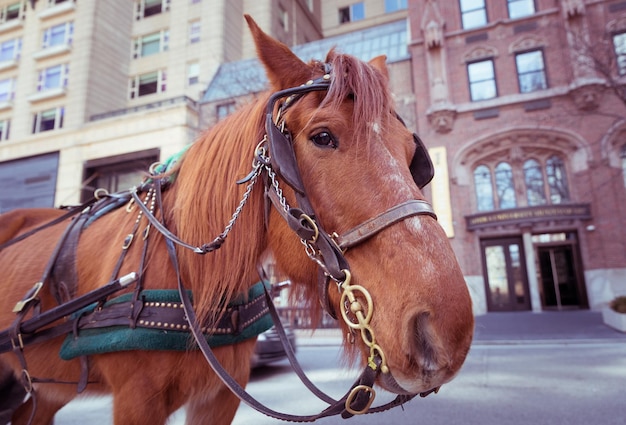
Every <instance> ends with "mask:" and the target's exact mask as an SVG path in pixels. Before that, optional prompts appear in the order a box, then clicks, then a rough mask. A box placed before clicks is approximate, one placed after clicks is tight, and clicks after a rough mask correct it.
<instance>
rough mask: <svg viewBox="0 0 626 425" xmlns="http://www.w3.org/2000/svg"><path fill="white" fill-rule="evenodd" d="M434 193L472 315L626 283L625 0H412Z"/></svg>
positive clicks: (590, 303)
mask: <svg viewBox="0 0 626 425" xmlns="http://www.w3.org/2000/svg"><path fill="white" fill-rule="evenodd" d="M409 19H410V27H411V29H412V32H411V41H410V47H409V49H410V52H411V56H412V63H413V82H414V90H415V96H416V98H417V100H416V104H417V111H416V112H417V120H418V131H419V133H420V135H421V137H422V139H423V140H424V141H425V143H426V144H427V145H428V146H429V147H430V148H431V154H432V155H433V159H434V160H435V163H436V164H437V167H438V171H440V172H439V175H438V176H436V177H435V179H436V180H435V181H434V182H433V184H432V185H431V189H430V192H429V196H430V197H432V200H433V203H434V205H435V209H436V210H437V209H439V211H440V213H439V215H440V218H442V219H443V222H442V224H443V225H444V227H445V228H446V230H447V231H448V234H449V236H450V237H451V242H452V244H453V246H454V249H455V251H456V253H457V255H458V257H459V259H460V261H461V265H462V269H463V271H464V274H465V276H466V280H467V282H468V285H469V286H470V288H471V292H472V296H473V299H474V302H475V310H476V312H478V313H481V312H485V311H510V310H533V311H541V310H544V309H568V308H599V307H600V306H601V305H603V304H604V303H606V302H607V301H609V300H610V299H611V298H612V297H613V296H615V295H616V294H622V293H626V178H625V173H626V137H625V136H626V107H625V100H626V98H625V97H624V96H623V95H622V96H621V98H620V97H619V96H617V95H616V92H615V90H614V88H616V87H617V88H619V87H620V85H621V84H623V83H625V82H626V79H625V78H626V43H625V38H626V2H624V1H583V0H561V1H557V0H508V1H504V0H474V1H470V0H457V1H446V2H444V1H441V0H439V1H438V0H419V1H418V0H415V1H410V2H409Z"/></svg>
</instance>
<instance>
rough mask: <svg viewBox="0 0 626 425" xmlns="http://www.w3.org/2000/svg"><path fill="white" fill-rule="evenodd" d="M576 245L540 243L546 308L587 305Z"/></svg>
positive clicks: (562, 308)
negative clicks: (580, 276) (579, 271)
mask: <svg viewBox="0 0 626 425" xmlns="http://www.w3.org/2000/svg"><path fill="white" fill-rule="evenodd" d="M575 248H576V245H571V244H569V245H556V246H538V247H537V256H538V261H539V271H540V274H541V290H542V301H543V307H544V308H546V309H555V310H564V309H572V308H587V297H586V296H585V295H586V294H585V291H584V289H583V288H581V280H580V279H579V273H578V268H579V267H578V266H579V265H578V262H577V255H576V254H577V253H576V250H575Z"/></svg>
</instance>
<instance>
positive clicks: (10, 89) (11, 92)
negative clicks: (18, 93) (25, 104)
mask: <svg viewBox="0 0 626 425" xmlns="http://www.w3.org/2000/svg"><path fill="white" fill-rule="evenodd" d="M4 83H6V84H7V90H6V99H4V98H3V97H4V95H5V93H4V92H2V90H1V89H2V86H3V84H4ZM15 85H16V84H15V77H9V78H3V79H2V80H0V104H3V103H9V102H11V101H13V99H15Z"/></svg>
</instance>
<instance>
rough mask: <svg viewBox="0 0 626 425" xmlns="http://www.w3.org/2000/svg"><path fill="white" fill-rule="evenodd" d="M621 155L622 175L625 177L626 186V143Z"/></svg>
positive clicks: (625, 183)
mask: <svg viewBox="0 0 626 425" xmlns="http://www.w3.org/2000/svg"><path fill="white" fill-rule="evenodd" d="M619 157H620V158H621V159H622V176H623V177H624V187H626V144H624V145H622V150H621V151H620V153H619Z"/></svg>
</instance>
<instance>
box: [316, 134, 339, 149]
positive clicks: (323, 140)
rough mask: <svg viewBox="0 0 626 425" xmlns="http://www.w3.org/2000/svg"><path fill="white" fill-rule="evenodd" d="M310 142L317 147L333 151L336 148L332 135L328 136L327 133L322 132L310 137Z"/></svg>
mask: <svg viewBox="0 0 626 425" xmlns="http://www.w3.org/2000/svg"><path fill="white" fill-rule="evenodd" d="M311 141H312V142H313V143H315V144H316V145H317V146H320V147H323V148H333V149H334V148H336V147H337V142H336V141H335V138H334V137H333V135H332V134H330V133H329V132H327V131H322V132H319V133H317V134H314V135H313V136H311Z"/></svg>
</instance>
